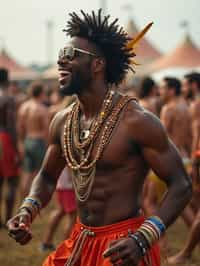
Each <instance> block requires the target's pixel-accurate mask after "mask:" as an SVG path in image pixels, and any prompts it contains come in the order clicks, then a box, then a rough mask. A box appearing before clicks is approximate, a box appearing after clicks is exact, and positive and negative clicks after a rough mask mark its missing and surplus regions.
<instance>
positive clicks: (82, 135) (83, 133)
mask: <svg viewBox="0 0 200 266" xmlns="http://www.w3.org/2000/svg"><path fill="white" fill-rule="evenodd" d="M89 135H90V130H89V129H85V130H82V131H81V133H80V139H81V140H84V139H87V138H88V136H89Z"/></svg>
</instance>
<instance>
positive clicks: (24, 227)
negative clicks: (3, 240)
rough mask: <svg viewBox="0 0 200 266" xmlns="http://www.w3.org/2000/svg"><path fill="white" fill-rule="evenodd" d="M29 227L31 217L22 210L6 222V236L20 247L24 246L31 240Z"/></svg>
mask: <svg viewBox="0 0 200 266" xmlns="http://www.w3.org/2000/svg"><path fill="white" fill-rule="evenodd" d="M30 225H31V216H30V214H29V213H28V211H26V210H23V211H21V212H20V213H19V214H17V215H16V216H14V217H13V218H11V219H10V220H9V221H8V222H7V228H8V235H9V236H10V237H12V238H13V239H15V241H16V242H18V243H19V244H20V245H25V244H27V243H28V242H29V241H30V240H31V239H32V233H31V231H30Z"/></svg>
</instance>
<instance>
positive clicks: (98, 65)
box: [92, 58, 106, 73]
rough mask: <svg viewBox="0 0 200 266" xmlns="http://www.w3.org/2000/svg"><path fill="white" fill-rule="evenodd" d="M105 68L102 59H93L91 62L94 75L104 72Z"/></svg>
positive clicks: (104, 62)
mask: <svg viewBox="0 0 200 266" xmlns="http://www.w3.org/2000/svg"><path fill="white" fill-rule="evenodd" d="M105 67H106V61H105V59H104V58H95V59H94V60H93V62H92V68H93V71H94V73H97V72H102V71H104V69H105Z"/></svg>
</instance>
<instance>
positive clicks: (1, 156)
mask: <svg viewBox="0 0 200 266" xmlns="http://www.w3.org/2000/svg"><path fill="white" fill-rule="evenodd" d="M8 85H9V80H8V71H7V70H6V69H2V68H1V69H0V211H1V210H2V205H1V203H2V189H3V183H4V181H7V185H8V189H7V193H6V195H5V203H6V208H5V210H6V212H5V219H3V220H2V217H1V212H0V227H1V226H2V225H3V224H4V223H6V222H7V221H8V219H10V217H11V215H12V210H13V205H14V202H15V194H16V189H17V184H18V166H17V161H18V156H17V149H16V147H17V145H16V138H17V136H16V117H15V114H16V109H15V101H14V98H12V97H11V96H9V95H8Z"/></svg>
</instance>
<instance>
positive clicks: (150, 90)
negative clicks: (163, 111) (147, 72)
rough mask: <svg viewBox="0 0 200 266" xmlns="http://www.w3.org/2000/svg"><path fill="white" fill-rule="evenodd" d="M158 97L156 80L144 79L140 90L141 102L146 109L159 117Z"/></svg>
mask: <svg viewBox="0 0 200 266" xmlns="http://www.w3.org/2000/svg"><path fill="white" fill-rule="evenodd" d="M157 95H158V89H157V87H156V84H155V82H154V80H153V79H151V78H149V77H146V78H144V79H143V80H142V82H141V85H140V88H139V93H138V96H139V102H140V104H141V105H142V106H143V107H144V108H146V109H147V110H149V111H151V112H152V113H154V114H155V115H157V116H159V104H158V99H157Z"/></svg>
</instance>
